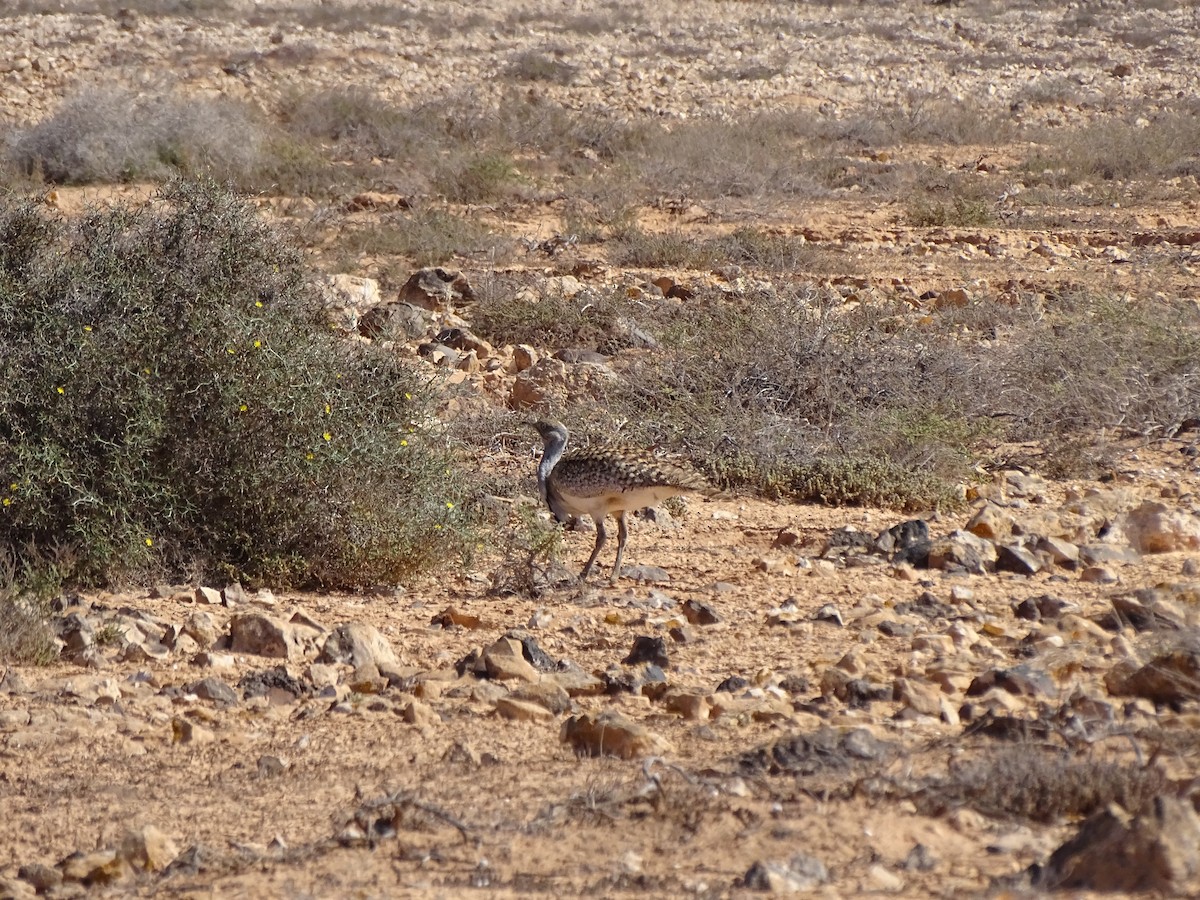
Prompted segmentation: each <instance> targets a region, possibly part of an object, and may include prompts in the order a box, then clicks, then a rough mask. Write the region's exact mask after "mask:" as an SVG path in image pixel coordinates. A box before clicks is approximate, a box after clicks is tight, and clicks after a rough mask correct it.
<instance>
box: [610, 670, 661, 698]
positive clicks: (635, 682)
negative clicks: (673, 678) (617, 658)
mask: <svg viewBox="0 0 1200 900" xmlns="http://www.w3.org/2000/svg"><path fill="white" fill-rule="evenodd" d="M602 680H603V681H604V690H605V692H606V693H608V694H639V695H641V696H644V697H650V698H655V697H660V696H662V695H663V694H664V693H665V692H666V690H667V686H668V685H667V674H666V673H665V672H664V671H663V670H662V669H661V668H659V667H658V666H656V665H654V664H653V663H640V664H639V665H637V666H635V667H633V668H625V669H617V668H615V667H614V668H610V669H608V670H606V671H605V672H604V676H603V679H602Z"/></svg>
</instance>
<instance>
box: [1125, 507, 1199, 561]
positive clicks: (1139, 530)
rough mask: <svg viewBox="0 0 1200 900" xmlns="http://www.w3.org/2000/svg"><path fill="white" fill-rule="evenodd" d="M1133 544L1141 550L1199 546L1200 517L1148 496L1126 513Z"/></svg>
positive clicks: (1150, 550) (1148, 551) (1128, 534)
mask: <svg viewBox="0 0 1200 900" xmlns="http://www.w3.org/2000/svg"><path fill="white" fill-rule="evenodd" d="M1123 525H1124V530H1125V534H1126V536H1127V537H1128V538H1129V543H1130V545H1131V546H1132V547H1133V548H1134V549H1135V550H1137V551H1139V552H1141V553H1172V552H1174V551H1178V550H1200V517H1197V516H1195V515H1193V514H1191V513H1189V512H1185V511H1183V510H1180V509H1172V508H1171V507H1169V506H1167V505H1166V504H1165V503H1160V502H1158V501H1155V500H1146V501H1145V502H1143V503H1142V504H1141V505H1140V506H1137V507H1136V508H1134V509H1131V510H1130V511H1129V512H1128V513H1126V514H1125V519H1124V522H1123Z"/></svg>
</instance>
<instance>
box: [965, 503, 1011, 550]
mask: <svg viewBox="0 0 1200 900" xmlns="http://www.w3.org/2000/svg"><path fill="white" fill-rule="evenodd" d="M1013 524H1014V520H1013V517H1012V515H1010V514H1009V513H1008V512H1007V511H1006V510H1003V509H1001V508H1000V507H999V506H997V505H996V504H994V503H990V502H989V503H985V504H984V505H983V506H982V507H981V508H980V509H979V511H978V512H976V513H975V515H973V516H971V518H970V519H969V520H968V521H967V524H966V529H967V531H969V532H971V533H972V534H974V535H976V536H977V537H981V538H985V539H986V540H989V541H1002V540H1005V539H1006V538H1008V537H1009V535H1011V534H1012V533H1013Z"/></svg>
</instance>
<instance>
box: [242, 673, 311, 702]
mask: <svg viewBox="0 0 1200 900" xmlns="http://www.w3.org/2000/svg"><path fill="white" fill-rule="evenodd" d="M238 687H239V688H240V689H241V691H242V698H243V699H245V700H249V699H251V698H253V697H266V698H267V700H268V701H269V702H270V703H271V704H272V705H275V706H287V705H289V704H292V703H295V702H296V701H297V700H300V699H302V698H304V697H307V696H308V695H309V694H310V691H309V689H308V686H307V685H305V684H304V683H303V682H302V681H300V680H299V679H297V678H294V677H293V676H292V675H291V674H290V673H289V672H288V670H287V669H286V668H284V667H283V666H276V667H275V668H273V669H263V670H261V671H258V672H247V673H246V674H245V675H243V676H242V677H241V679H240V680H239V681H238Z"/></svg>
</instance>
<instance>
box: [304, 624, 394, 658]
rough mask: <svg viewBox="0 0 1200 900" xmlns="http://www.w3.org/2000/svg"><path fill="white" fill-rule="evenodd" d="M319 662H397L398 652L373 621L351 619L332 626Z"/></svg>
mask: <svg viewBox="0 0 1200 900" xmlns="http://www.w3.org/2000/svg"><path fill="white" fill-rule="evenodd" d="M318 661H319V662H324V663H345V664H347V665H351V666H354V667H356V668H357V667H359V666H364V665H367V664H368V663H369V664H372V665H374V666H375V667H376V668H378V667H379V666H381V665H385V664H387V665H397V664H398V663H399V660H397V659H396V653H395V651H394V650H392V645H391V644H390V643H389V642H388V639H387V638H385V637H384V636H383V635H382V634H381V633H380V632H379V629H378V628H376V627H375V626H374V625H367V624H365V623H363V622H348V623H346V624H344V625H339V626H338V627H337V628H335V629H333V631H332V632H331V633H330V635H329V637H328V638H326V639H325V644H324V646H323V647H322V648H321V655H320V657H319V658H318Z"/></svg>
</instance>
